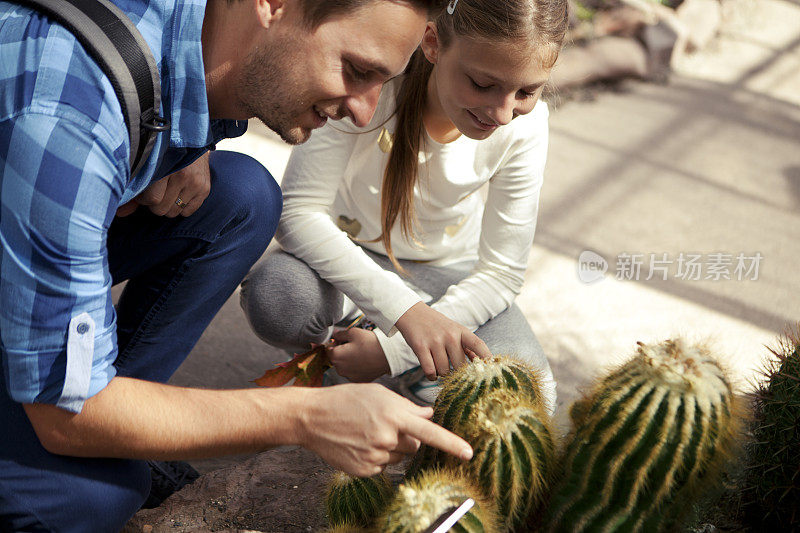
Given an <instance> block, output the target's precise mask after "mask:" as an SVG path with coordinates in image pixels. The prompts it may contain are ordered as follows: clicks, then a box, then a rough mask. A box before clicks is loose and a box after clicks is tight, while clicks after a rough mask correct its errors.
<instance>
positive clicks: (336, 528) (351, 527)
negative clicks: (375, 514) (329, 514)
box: [325, 524, 376, 533]
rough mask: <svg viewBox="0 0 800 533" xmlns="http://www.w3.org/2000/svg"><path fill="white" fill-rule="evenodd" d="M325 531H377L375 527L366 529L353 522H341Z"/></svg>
mask: <svg viewBox="0 0 800 533" xmlns="http://www.w3.org/2000/svg"><path fill="white" fill-rule="evenodd" d="M325 533H376V532H375V530H374V529H364V528H363V527H360V526H354V525H353V524H340V525H338V526H333V527H331V528H329V529H326V530H325Z"/></svg>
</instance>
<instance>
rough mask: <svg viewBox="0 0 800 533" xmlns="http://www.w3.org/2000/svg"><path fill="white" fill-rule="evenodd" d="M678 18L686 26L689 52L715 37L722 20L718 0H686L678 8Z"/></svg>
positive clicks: (701, 46) (702, 46)
mask: <svg viewBox="0 0 800 533" xmlns="http://www.w3.org/2000/svg"><path fill="white" fill-rule="evenodd" d="M677 15H678V19H679V20H680V21H681V23H682V24H683V25H684V27H685V28H686V31H687V33H686V39H687V42H686V47H687V50H686V51H687V52H692V51H695V50H700V49H702V48H705V47H706V45H707V44H708V43H709V42H710V41H711V39H713V38H714V36H715V35H716V34H717V30H718V29H719V25H720V23H721V22H722V6H721V5H720V3H719V1H718V0H686V1H685V2H683V3H682V4H681V5H680V6H679V7H678V9H677Z"/></svg>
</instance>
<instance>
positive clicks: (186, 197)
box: [117, 153, 211, 218]
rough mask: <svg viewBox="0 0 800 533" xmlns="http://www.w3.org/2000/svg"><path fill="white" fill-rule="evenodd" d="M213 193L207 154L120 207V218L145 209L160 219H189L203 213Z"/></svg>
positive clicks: (152, 185) (151, 185) (118, 213)
mask: <svg viewBox="0 0 800 533" xmlns="http://www.w3.org/2000/svg"><path fill="white" fill-rule="evenodd" d="M210 192H211V169H209V167H208V153H205V154H203V155H202V156H200V158H199V159H198V160H197V161H195V162H194V163H192V164H191V165H189V166H188V167H186V168H184V169H181V170H179V171H178V172H175V173H173V174H170V175H169V176H166V177H165V178H162V179H160V180H158V181H156V182H154V183H151V184H150V185H149V186H148V187H147V188H146V189H145V190H144V192H142V193H141V194H140V195H139V196H137V197H136V198H135V199H134V200H132V201H130V202H128V203H127V204H125V205H123V206H121V207H120V208H119V209H118V210H117V216H119V217H123V216H128V215H130V214H131V213H133V212H134V211H135V210H136V207H137V206H139V205H146V206H148V207H149V208H150V211H152V212H153V213H154V214H156V215H158V216H166V217H168V218H174V217H176V216H178V215H183V216H185V217H188V216H189V215H191V214H193V213H194V212H195V211H197V210H198V209H200V206H201V205H203V202H204V201H205V199H206V198H208V194H209V193H210ZM178 199H180V202H178ZM181 206H185V207H181Z"/></svg>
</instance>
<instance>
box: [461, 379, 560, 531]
mask: <svg viewBox="0 0 800 533" xmlns="http://www.w3.org/2000/svg"><path fill="white" fill-rule="evenodd" d="M463 433H464V436H465V437H466V440H467V441H468V442H469V443H470V444H471V445H472V447H473V450H474V455H473V458H472V460H471V461H469V463H467V464H466V465H463V463H461V461H459V460H458V459H456V458H454V457H449V456H448V458H447V459H446V460H445V463H446V464H447V465H448V466H453V467H458V466H463V468H464V469H465V471H466V472H467V473H468V475H469V476H470V477H471V479H473V480H475V481H476V482H477V483H478V485H479V486H480V488H481V489H482V490H483V493H484V494H485V495H486V496H487V497H489V498H492V499H494V501H495V503H496V504H497V511H498V514H499V515H500V517H501V520H502V521H503V524H504V526H505V528H506V529H508V530H510V531H526V528H527V527H528V521H529V518H530V515H531V513H532V512H533V511H534V509H535V508H536V507H537V506H538V504H539V503H540V502H541V500H542V499H543V497H544V495H545V491H546V490H547V488H548V486H549V483H550V479H551V477H552V474H553V468H554V463H555V453H556V442H555V432H554V431H553V428H552V423H551V421H550V417H549V416H548V415H547V414H546V412H545V408H544V406H542V405H536V404H534V403H532V402H531V401H530V400H529V399H527V398H524V397H523V398H519V397H517V396H516V395H514V394H512V393H511V392H509V391H507V390H503V389H497V390H494V391H491V392H489V393H487V394H486V395H485V396H484V397H483V398H481V399H480V400H479V401H478V402H477V404H476V405H475V407H474V408H473V409H472V413H471V414H470V416H469V418H468V419H467V422H466V424H465V426H464V428H463Z"/></svg>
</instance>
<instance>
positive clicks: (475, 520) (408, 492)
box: [377, 469, 499, 533]
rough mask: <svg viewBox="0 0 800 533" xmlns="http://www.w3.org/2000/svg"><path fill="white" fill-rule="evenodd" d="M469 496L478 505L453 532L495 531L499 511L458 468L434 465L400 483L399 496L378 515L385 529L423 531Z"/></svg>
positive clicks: (386, 531) (384, 532)
mask: <svg viewBox="0 0 800 533" xmlns="http://www.w3.org/2000/svg"><path fill="white" fill-rule="evenodd" d="M467 498H472V499H473V500H474V501H475V505H474V506H473V507H472V508H471V509H470V510H469V511H468V512H467V514H465V515H464V516H463V517H462V518H461V520H459V521H458V523H457V524H456V525H455V526H453V528H452V529H451V530H450V531H452V532H454V533H495V532H497V531H499V529H498V527H497V515H496V512H495V510H494V505H493V504H492V502H490V501H488V500H486V499H485V498H484V497H483V496H482V494H481V492H480V491H479V490H478V489H477V487H475V486H474V484H473V483H472V482H471V481H470V480H469V479H468V478H467V477H466V476H465V475H463V473H461V472H459V471H458V470H450V469H441V470H440V469H433V470H428V471H426V472H424V473H422V474H420V475H419V476H418V477H417V478H416V479H414V480H411V481H408V482H406V483H403V484H402V485H400V487H399V488H398V489H397V496H396V497H395V499H394V500H392V502H391V503H390V504H389V506H388V507H387V508H386V511H385V512H384V513H383V515H381V517H380V518H379V519H378V522H377V526H378V530H379V531H381V532H382V533H422V532H424V531H425V530H426V529H428V528H429V527H430V526H431V525H432V524H433V523H434V522H435V521H436V520H437V519H438V518H439V517H440V516H441V515H442V514H443V513H445V512H447V511H448V510H450V509H452V508H454V507H455V508H457V507H459V506H460V505H461V504H462V503H464V501H465V500H466V499H467Z"/></svg>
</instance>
